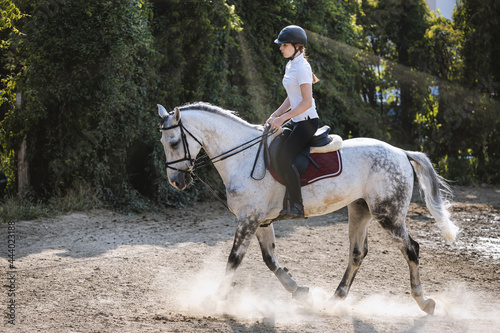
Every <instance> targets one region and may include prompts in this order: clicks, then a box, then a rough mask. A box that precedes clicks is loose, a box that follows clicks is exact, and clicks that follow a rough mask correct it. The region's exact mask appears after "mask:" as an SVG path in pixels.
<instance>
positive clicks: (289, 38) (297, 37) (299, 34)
mask: <svg viewBox="0 0 500 333" xmlns="http://www.w3.org/2000/svg"><path fill="white" fill-rule="evenodd" d="M274 42H275V43H276V44H283V43H290V44H292V45H293V47H294V49H295V52H294V53H293V56H291V57H290V58H288V60H293V59H294V58H295V55H296V54H297V52H299V50H298V49H297V48H296V47H295V45H296V44H302V45H306V44H307V35H306V32H305V31H304V29H302V28H301V27H299V26H298V25H289V26H287V27H284V28H283V30H281V32H280V34H279V35H278V38H277V39H275V40H274Z"/></svg>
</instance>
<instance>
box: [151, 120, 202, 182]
mask: <svg viewBox="0 0 500 333" xmlns="http://www.w3.org/2000/svg"><path fill="white" fill-rule="evenodd" d="M177 127H179V128H180V129H181V141H182V147H183V148H184V157H183V158H180V159H178V160H175V161H171V162H165V166H166V167H167V168H169V169H172V170H175V171H180V172H185V173H192V172H193V169H194V167H193V166H194V163H195V161H196V160H195V159H194V158H193V157H191V152H190V151H189V143H188V141H187V140H186V133H187V134H189V135H190V136H191V137H192V138H193V139H194V140H195V141H196V142H197V143H198V144H199V145H200V146H203V145H202V144H201V142H200V140H198V139H197V138H196V137H195V136H194V135H193V134H192V133H191V132H189V131H188V129H187V128H186V127H184V125H183V124H182V119H181V120H179V122H178V123H177V125H173V126H170V127H162V126H160V128H159V131H168V130H171V129H174V128H177ZM183 161H188V162H189V163H190V164H191V166H190V167H189V169H188V170H182V169H178V168H175V167H173V166H172V164H176V163H179V162H183Z"/></svg>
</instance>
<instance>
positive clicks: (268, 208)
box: [158, 103, 459, 314]
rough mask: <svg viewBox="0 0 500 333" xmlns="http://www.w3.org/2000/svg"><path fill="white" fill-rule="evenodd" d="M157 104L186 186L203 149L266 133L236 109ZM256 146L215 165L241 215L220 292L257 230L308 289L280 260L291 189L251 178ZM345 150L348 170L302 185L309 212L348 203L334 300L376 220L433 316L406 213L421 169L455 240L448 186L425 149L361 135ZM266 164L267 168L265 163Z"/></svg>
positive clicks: (178, 176) (432, 203)
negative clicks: (343, 258) (277, 222)
mask: <svg viewBox="0 0 500 333" xmlns="http://www.w3.org/2000/svg"><path fill="white" fill-rule="evenodd" d="M158 108H159V115H160V117H161V118H162V120H161V125H160V130H161V131H162V137H161V143H162V144H163V147H164V150H165V157H166V161H167V167H168V170H167V175H168V179H169V181H170V184H171V185H172V186H173V187H175V188H177V189H179V190H183V189H185V188H186V187H187V186H188V185H189V184H190V183H191V182H192V177H191V172H192V169H193V167H194V163H195V157H196V156H197V155H198V153H199V152H200V150H201V148H203V149H204V150H205V152H206V154H207V155H208V157H210V158H213V157H216V156H220V154H222V153H224V152H227V151H230V150H231V149H232V148H234V147H236V146H239V145H240V144H243V143H245V142H247V141H249V140H251V139H254V138H256V137H259V136H262V134H263V127H262V126H260V125H252V124H249V123H248V122H246V121H244V120H242V119H241V118H239V117H238V116H236V115H235V113H234V112H231V111H227V110H224V109H222V108H219V107H216V106H213V105H210V104H206V103H196V104H191V105H185V106H182V107H177V108H175V110H174V111H172V112H167V111H166V110H165V108H164V107H163V106H161V105H158ZM257 151H258V147H257V146H252V147H250V148H249V149H246V150H244V151H241V152H239V153H238V154H235V155H233V156H231V157H229V158H226V159H223V160H222V159H219V160H218V161H217V162H215V163H214V166H215V168H216V169H217V171H218V172H219V174H220V176H221V178H222V180H223V182H224V185H225V187H226V195H227V205H228V207H229V209H230V210H231V212H232V213H233V214H234V215H235V216H236V218H237V220H238V225H237V227H236V234H235V237H234V243H233V247H232V249H231V253H230V254H229V259H228V262H227V268H226V274H225V277H224V279H223V281H222V283H221V286H220V287H219V290H218V293H219V295H220V297H222V298H224V297H226V296H227V295H228V293H229V292H230V288H231V285H232V280H233V275H234V272H235V270H236V268H237V267H238V266H239V265H240V263H241V261H242V259H243V257H244V255H245V252H246V250H247V248H248V245H249V243H250V240H251V238H252V237H253V236H254V235H256V236H257V239H258V241H259V244H260V248H261V250H262V257H263V259H264V262H265V263H266V265H267V267H268V268H269V269H270V270H271V271H273V272H274V273H275V275H276V276H277V277H278V279H279V280H280V282H281V283H282V284H283V286H284V287H285V288H286V289H287V290H288V291H289V292H291V293H292V295H293V296H300V295H301V294H302V295H303V294H307V292H308V288H307V287H303V286H299V285H298V284H297V282H296V281H295V280H294V279H293V278H292V277H291V275H290V274H288V273H287V271H285V270H284V269H283V268H281V267H280V265H279V263H278V260H277V258H276V254H275V235H274V229H273V225H272V224H271V225H269V222H270V221H273V220H274V219H276V218H277V217H278V215H279V212H280V210H281V209H282V205H283V197H284V195H285V187H284V186H283V185H281V184H280V183H278V182H277V181H276V180H275V179H274V178H273V177H272V176H271V175H270V174H269V172H267V173H266V174H265V176H264V178H263V179H262V180H260V181H257V180H254V179H253V178H252V177H250V173H251V171H252V166H253V161H254V160H255V157H256V154H257ZM341 154H342V159H343V162H342V163H343V172H342V174H341V175H339V176H338V177H335V178H327V179H323V180H320V181H318V182H315V183H313V184H311V185H308V186H305V187H303V188H302V194H303V200H304V207H305V214H306V217H307V216H317V215H323V214H327V213H330V212H333V211H336V210H338V209H340V208H342V207H345V206H347V207H348V218H349V241H350V249H349V262H348V265H347V269H346V271H345V274H344V276H343V278H342V280H341V282H340V284H339V286H338V288H337V289H336V291H335V294H334V295H333V297H332V300H336V299H343V298H345V297H346V296H347V294H348V292H349V289H350V287H351V284H352V282H353V279H354V277H355V275H356V272H357V271H358V269H359V267H360V265H361V262H362V260H363V258H365V256H366V255H367V252H368V242H367V236H368V225H369V222H370V221H371V220H376V221H377V222H378V223H380V225H381V226H382V227H383V228H384V229H385V230H386V231H387V232H388V233H389V234H390V235H391V236H392V239H393V241H394V243H395V244H396V245H397V247H398V248H399V249H400V250H401V252H402V253H403V256H404V257H405V259H406V260H407V262H408V265H409V269H410V285H411V294H412V296H413V297H414V299H415V300H416V301H417V303H418V305H419V307H420V308H421V309H422V310H423V311H425V312H427V313H429V314H432V313H433V312H434V309H435V302H434V300H432V299H431V298H426V297H424V292H423V289H422V285H421V282H420V274H419V244H418V243H417V242H416V241H414V240H413V239H412V238H411V237H410V235H409V234H408V230H407V228H406V223H405V218H406V214H407V212H408V207H409V203H410V199H411V196H412V192H413V184H414V172H415V174H416V175H417V177H418V180H419V184H420V187H421V189H422V191H423V193H424V196H425V202H426V205H427V208H428V209H429V211H430V213H431V214H432V216H433V217H434V219H435V220H436V221H437V226H438V227H439V228H440V230H441V232H442V235H443V237H444V238H445V240H446V241H448V242H452V241H454V240H455V237H456V235H457V233H458V231H459V229H458V227H457V226H456V225H455V224H454V223H453V222H452V221H451V220H450V218H449V215H450V214H449V212H448V210H447V207H446V202H445V200H444V194H446V192H449V188H448V187H447V185H446V183H445V182H444V180H443V179H442V178H441V177H440V176H438V174H437V173H436V171H435V170H434V168H433V166H432V164H431V162H430V160H429V159H428V157H427V156H426V155H425V154H424V153H421V152H411V151H404V150H402V149H399V148H396V147H393V146H391V145H389V144H387V143H384V142H381V141H378V140H374V139H369V138H357V139H349V140H345V141H344V142H343V145H342V148H341ZM259 166H260V167H262V162H259ZM412 166H413V168H412ZM282 223H286V222H282ZM264 225H269V226H267V227H263V226H264Z"/></svg>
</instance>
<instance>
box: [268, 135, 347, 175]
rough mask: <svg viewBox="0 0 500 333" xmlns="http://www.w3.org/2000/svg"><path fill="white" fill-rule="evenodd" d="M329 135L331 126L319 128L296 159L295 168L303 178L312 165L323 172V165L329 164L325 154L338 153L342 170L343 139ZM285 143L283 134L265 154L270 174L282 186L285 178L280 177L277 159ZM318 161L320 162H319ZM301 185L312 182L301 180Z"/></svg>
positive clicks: (274, 140) (338, 161)
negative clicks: (341, 151)
mask: <svg viewBox="0 0 500 333" xmlns="http://www.w3.org/2000/svg"><path fill="white" fill-rule="evenodd" d="M329 133H330V127H329V126H326V125H325V126H323V127H321V128H319V129H318V130H317V131H316V133H315V134H314V136H313V137H312V138H311V140H309V143H308V145H307V147H306V148H304V149H303V150H302V152H301V153H300V154H299V155H298V156H297V157H296V158H295V160H294V162H293V163H294V164H295V167H296V168H297V171H298V172H299V174H300V175H301V176H302V175H304V173H306V171H308V170H309V169H310V168H309V166H310V165H311V167H314V168H315V169H316V170H317V172H321V170H320V169H321V168H322V167H321V164H325V163H328V162H329V161H328V158H327V157H326V156H325V155H323V154H324V153H331V152H336V156H337V157H336V158H337V162H336V163H337V165H338V166H340V170H341V161H340V152H338V150H339V149H340V148H341V147H342V138H341V137H340V136H338V135H329ZM283 143H284V136H283V134H281V135H278V136H277V137H276V138H274V139H273V141H272V142H271V144H270V145H269V148H268V153H267V154H265V156H266V158H267V163H266V164H267V165H268V167H269V171H270V173H271V174H272V175H273V177H274V178H275V179H276V180H277V181H279V182H280V183H282V184H284V182H283V176H282V175H280V174H279V173H278V171H277V170H278V162H277V158H278V156H279V152H280V150H281V148H282V146H283ZM318 154H319V155H318ZM316 160H318V162H317V161H316ZM320 161H321V162H320ZM308 168H309V169H308ZM323 169H325V168H323ZM317 172H316V173H317ZM324 172H325V173H328V172H330V173H331V171H330V170H324ZM308 173H311V172H308ZM338 174H340V172H338ZM338 174H336V175H338ZM333 176H335V175H333V174H332V175H331V177H333ZM301 178H302V177H301ZM301 183H302V185H305V184H310V183H311V182H310V181H309V180H308V179H304V181H302V179H301Z"/></svg>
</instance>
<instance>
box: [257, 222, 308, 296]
mask: <svg viewBox="0 0 500 333" xmlns="http://www.w3.org/2000/svg"><path fill="white" fill-rule="evenodd" d="M256 236H257V239H258V241H259V245H260V249H261V250H262V258H263V259H264V262H265V263H266V265H267V267H268V268H269V269H270V270H271V271H272V272H273V273H274V274H275V275H276V277H277V278H278V280H279V281H280V282H281V284H282V285H283V287H285V289H286V290H287V291H289V292H291V293H292V295H293V297H294V298H301V297H303V296H305V295H307V293H308V292H309V288H308V287H305V286H299V285H298V284H297V282H296V281H295V280H294V279H293V278H292V276H291V275H290V274H289V273H288V271H287V270H286V268H285V269H283V268H281V267H280V265H279V264H278V259H277V258H276V253H275V251H274V248H275V247H276V239H275V236H274V228H273V226H272V225H270V226H268V227H263V228H258V229H257V232H256Z"/></svg>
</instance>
